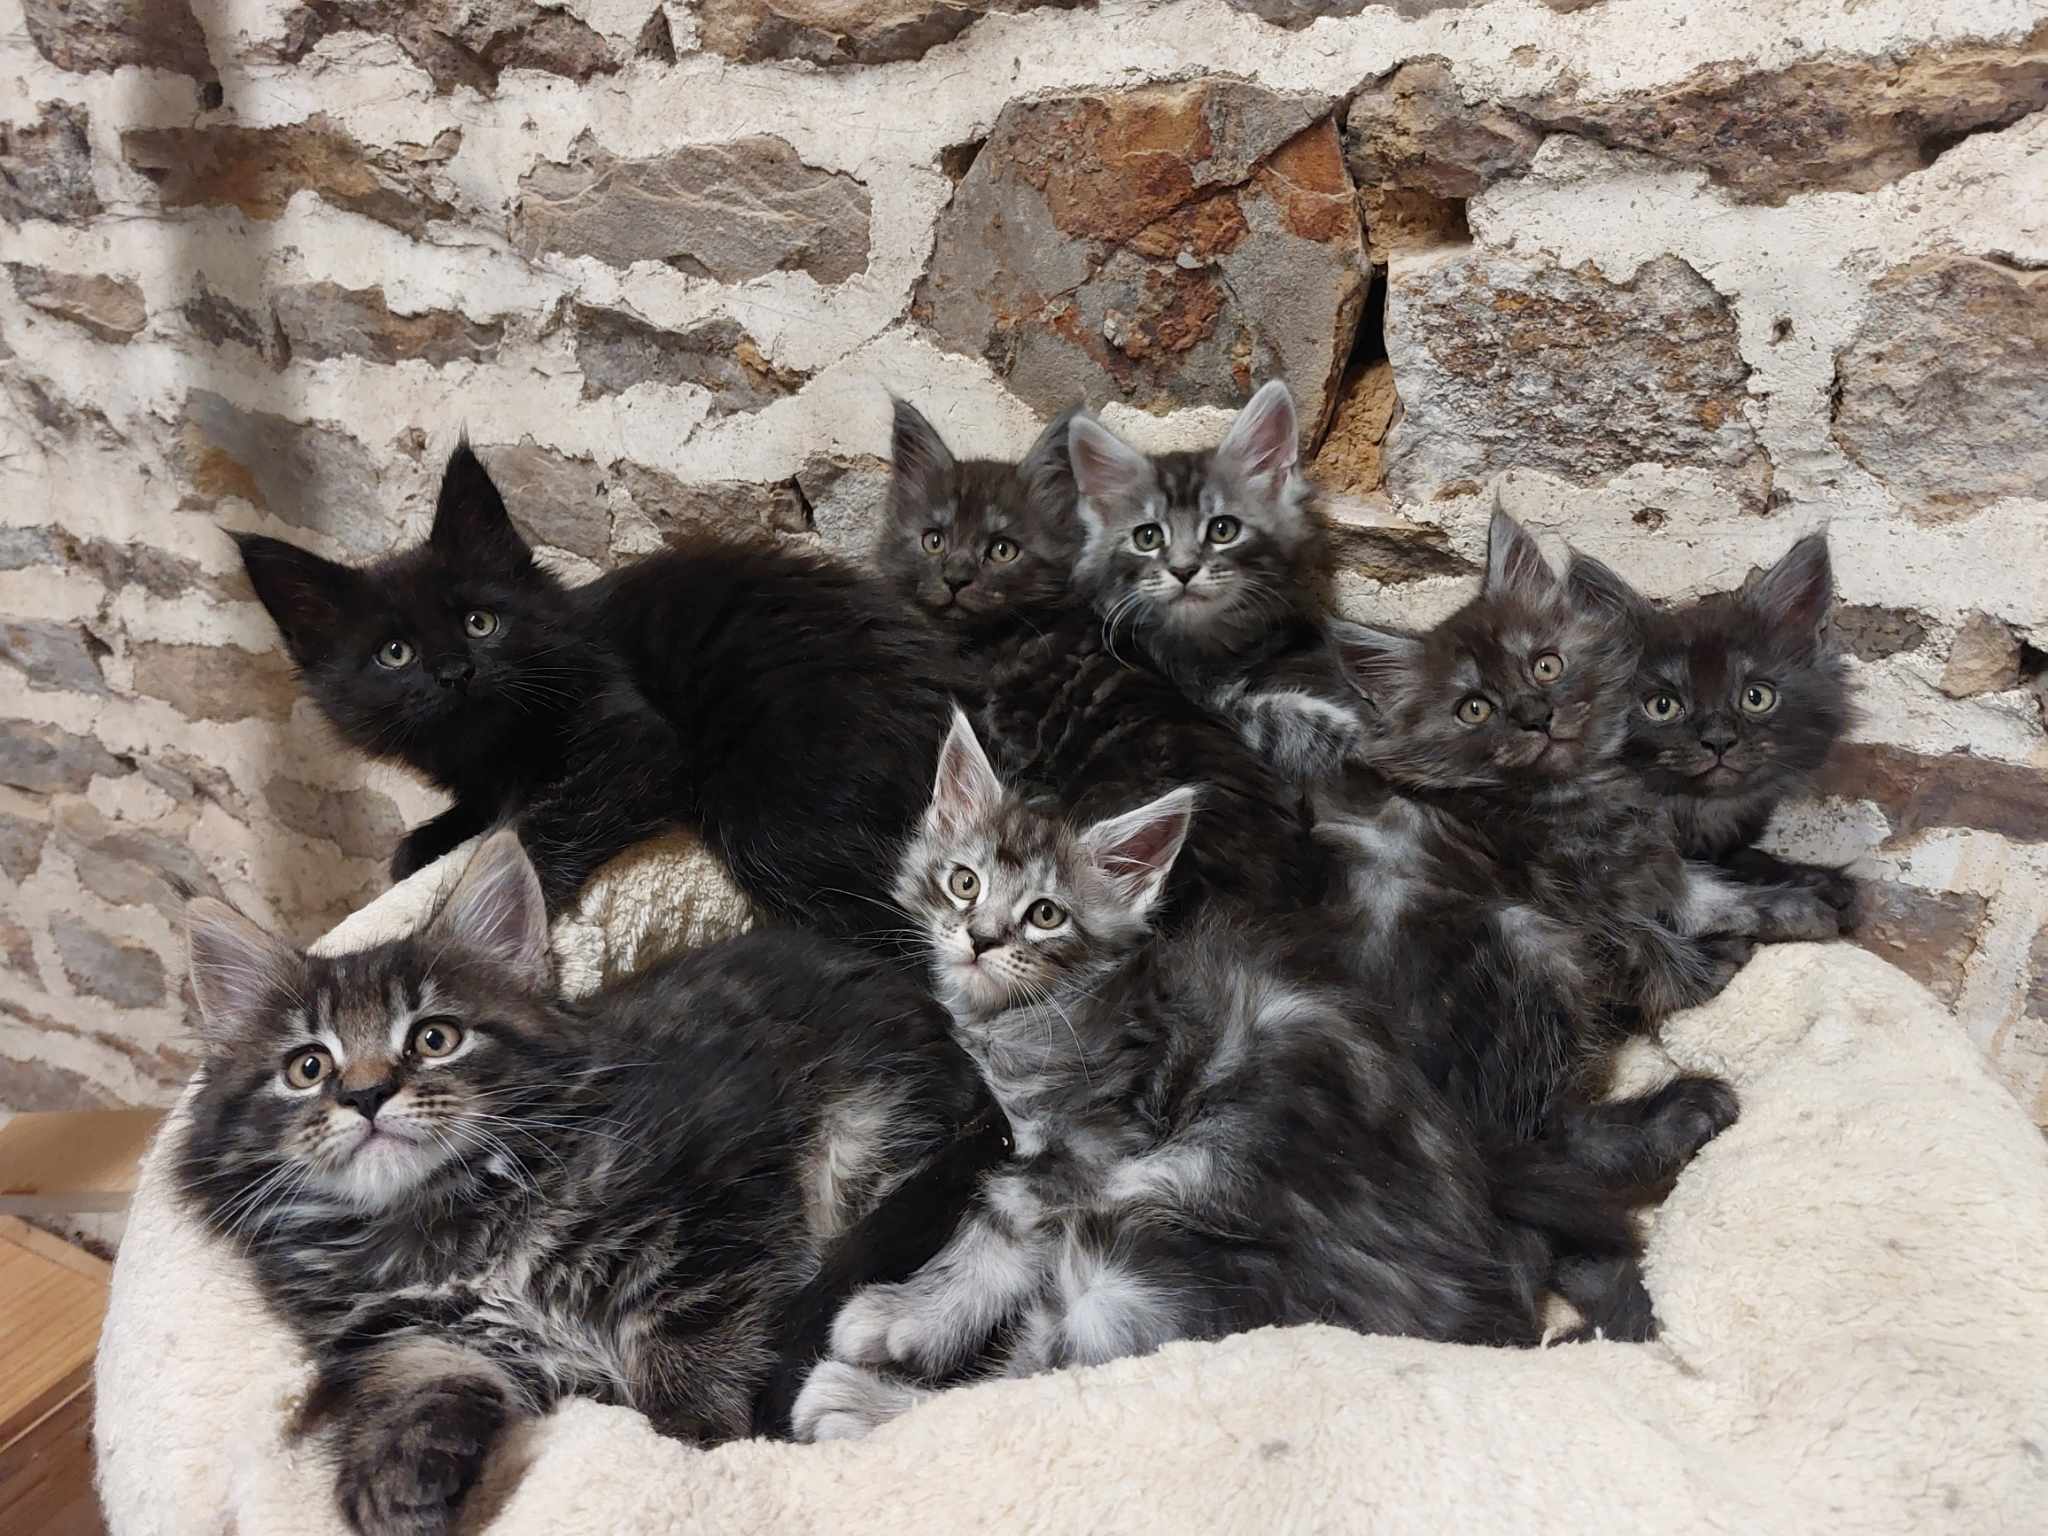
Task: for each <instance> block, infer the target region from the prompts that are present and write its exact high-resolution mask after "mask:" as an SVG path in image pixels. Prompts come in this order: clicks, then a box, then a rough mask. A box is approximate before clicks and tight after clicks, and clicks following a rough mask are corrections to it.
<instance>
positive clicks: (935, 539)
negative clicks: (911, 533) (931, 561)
mask: <svg viewBox="0 0 2048 1536" xmlns="http://www.w3.org/2000/svg"><path fill="white" fill-rule="evenodd" d="M918 543H920V544H922V545H923V546H924V552H925V553H926V554H928V555H936V554H937V553H938V552H939V551H940V550H942V549H944V548H945V547H946V536H945V535H944V534H943V533H941V532H939V530H938V529H936V528H927V529H925V531H924V537H923V538H921V539H919V540H918Z"/></svg>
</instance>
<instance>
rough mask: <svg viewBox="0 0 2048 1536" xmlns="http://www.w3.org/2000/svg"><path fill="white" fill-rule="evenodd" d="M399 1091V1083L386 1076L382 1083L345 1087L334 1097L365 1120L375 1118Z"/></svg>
mask: <svg viewBox="0 0 2048 1536" xmlns="http://www.w3.org/2000/svg"><path fill="white" fill-rule="evenodd" d="M397 1092H398V1084H396V1083H394V1082H392V1081H391V1080H390V1079H389V1078H386V1079H385V1080H384V1081H383V1082H381V1083H367V1084H365V1085H364V1086H362V1087H360V1088H344V1089H342V1090H341V1091H340V1092H339V1093H337V1094H335V1096H334V1097H335V1099H336V1100H337V1101H338V1102H340V1103H341V1104H343V1105H345V1106H347V1107H348V1108H350V1109H352V1110H354V1111H355V1112H356V1113H357V1114H359V1115H361V1116H362V1117H363V1118H364V1119H365V1120H375V1119H376V1118H377V1111H378V1110H380V1109H382V1108H383V1107H384V1106H385V1105H386V1104H388V1103H390V1102H391V1097H392V1095H393V1094H395V1093H397Z"/></svg>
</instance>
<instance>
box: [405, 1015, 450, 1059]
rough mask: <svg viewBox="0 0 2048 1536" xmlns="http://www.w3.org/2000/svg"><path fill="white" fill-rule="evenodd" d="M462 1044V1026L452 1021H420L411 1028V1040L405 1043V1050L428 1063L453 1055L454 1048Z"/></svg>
mask: <svg viewBox="0 0 2048 1536" xmlns="http://www.w3.org/2000/svg"><path fill="white" fill-rule="evenodd" d="M460 1044H462V1026H461V1025H460V1024H458V1023H456V1022H455V1021H454V1020H453V1019H421V1020H420V1021H419V1023H417V1024H415V1025H413V1027H412V1038H411V1039H409V1040H407V1041H406V1042H405V1048H406V1049H407V1050H408V1051H411V1052H412V1053H413V1055H415V1056H424V1057H426V1059H427V1060H429V1061H435V1060H438V1059H439V1058H440V1057H443V1056H452V1055H454V1054H455V1047H457V1046H458V1045H460Z"/></svg>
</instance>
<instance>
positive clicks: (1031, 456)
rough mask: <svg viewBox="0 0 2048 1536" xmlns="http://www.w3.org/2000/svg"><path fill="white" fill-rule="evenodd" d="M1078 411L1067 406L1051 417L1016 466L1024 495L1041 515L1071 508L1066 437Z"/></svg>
mask: <svg viewBox="0 0 2048 1536" xmlns="http://www.w3.org/2000/svg"><path fill="white" fill-rule="evenodd" d="M1081 412H1082V408H1081V407H1080V406H1078V405H1070V406H1068V407H1067V408H1066V409H1065V410H1064V411H1061V412H1060V413H1059V415H1057V416H1055V417H1053V419H1052V420H1051V421H1050V422H1048V423H1046V428H1045V430H1044V431H1043V432H1041V433H1039V434H1038V437H1037V440H1036V441H1034V442H1033V443H1032V445H1031V449H1030V451H1029V452H1028V453H1026V454H1025V455H1024V458H1023V461H1022V462H1021V463H1020V464H1018V466H1017V473H1018V476H1019V477H1020V478H1021V479H1022V480H1023V482H1024V492H1025V495H1026V496H1028V497H1029V498H1030V500H1031V504H1032V505H1033V506H1034V507H1037V508H1038V509H1040V510H1041V511H1043V512H1047V513H1052V514H1057V513H1060V512H1062V511H1066V510H1070V509H1071V508H1072V507H1073V504H1074V499H1075V495H1076V491H1075V487H1074V461H1073V457H1072V454H1071V453H1070V451H1069V450H1068V447H1067V438H1068V435H1069V433H1070V431H1071V430H1072V427H1073V424H1074V418H1075V417H1076V416H1079V415H1080V414H1081Z"/></svg>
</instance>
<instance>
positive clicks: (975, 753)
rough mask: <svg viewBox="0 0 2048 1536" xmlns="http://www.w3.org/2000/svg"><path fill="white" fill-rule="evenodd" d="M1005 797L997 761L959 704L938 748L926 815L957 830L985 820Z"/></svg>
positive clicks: (942, 824) (943, 825)
mask: <svg viewBox="0 0 2048 1536" xmlns="http://www.w3.org/2000/svg"><path fill="white" fill-rule="evenodd" d="M1002 799H1003V781H1002V780H1001V779H1000V778H998V777H996V767H995V764H994V763H991V762H990V761H989V760H988V754H987V753H986V752H984V751H982V749H981V738H980V737H978V736H976V735H975V734H974V726H973V724H972V723H971V722H970V721H969V720H968V718H967V715H966V713H965V712H964V711H962V710H961V709H959V708H957V707H956V708H955V709H954V710H953V728H952V729H951V730H950V731H948V732H947V733H946V744H945V745H944V746H943V747H941V748H939V772H938V777H937V778H936V779H934V780H933V781H932V803H931V808H930V810H929V811H927V812H926V815H927V817H928V818H929V819H930V821H931V822H932V824H933V825H934V826H937V827H943V828H947V829H950V830H958V829H960V828H963V827H971V826H973V825H974V824H975V823H977V822H979V821H982V820H984V819H985V818H986V817H987V816H988V815H989V814H990V813H991V812H992V811H994V810H995V808H996V807H997V806H998V805H1000V804H1001V803H1002Z"/></svg>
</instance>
